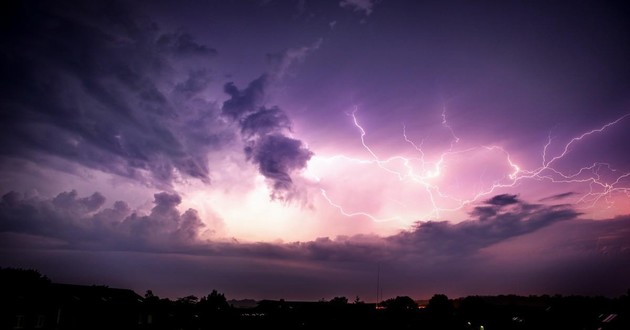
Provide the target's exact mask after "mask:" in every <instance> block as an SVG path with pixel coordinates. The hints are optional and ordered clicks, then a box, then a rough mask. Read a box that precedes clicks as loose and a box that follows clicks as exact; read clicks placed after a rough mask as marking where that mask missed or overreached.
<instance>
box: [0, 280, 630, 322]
mask: <svg viewBox="0 0 630 330" xmlns="http://www.w3.org/2000/svg"><path fill="white" fill-rule="evenodd" d="M0 282H1V285H0V289H1V291H0V300H1V301H0V303H1V304H2V306H4V307H3V308H1V309H0V329H60V330H61V329H165V330H166V329H169V330H170V329H182V330H188V329H190V330H192V329H247V328H250V329H255V328H266V329H269V328H271V329H342V328H344V329H358V328H368V329H374V328H376V329H379V328H380V329H483V330H492V329H502V330H505V329H630V320H629V314H630V313H629V312H630V296H629V295H628V293H627V294H625V295H622V296H620V297H618V298H606V297H585V296H558V295H556V296H547V295H544V296H516V295H499V296H468V297H464V298H457V299H449V298H448V297H446V296H445V295H442V294H436V295H434V296H433V297H432V298H431V299H430V300H429V301H428V304H426V306H424V305H422V306H419V305H418V303H417V302H416V301H414V300H412V299H411V298H409V297H406V296H404V297H400V296H399V297H395V298H391V299H388V300H385V301H382V302H380V303H379V305H378V306H376V305H375V304H369V303H363V302H361V301H360V300H359V299H358V298H357V299H355V301H354V302H348V299H346V298H345V297H335V298H333V299H331V300H329V301H316V302H296V301H284V300H280V301H272V300H262V301H228V300H226V298H225V296H224V295H223V294H220V293H218V292H217V291H216V290H213V291H212V292H211V293H210V294H208V295H207V296H205V297H202V298H201V299H199V298H197V297H195V296H188V297H183V298H180V299H177V300H170V299H161V298H159V297H157V296H155V295H153V293H152V292H151V291H148V292H146V294H145V295H144V296H140V295H138V294H137V293H135V292H134V291H132V290H127V289H114V288H109V287H106V286H80V285H69V284H59V283H52V282H50V281H49V280H48V279H47V278H46V277H45V276H41V275H40V274H39V273H38V272H36V271H30V270H28V271H24V270H15V269H2V268H0ZM629 293H630V292H629ZM377 307H378V308H377Z"/></svg>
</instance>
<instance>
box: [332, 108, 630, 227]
mask: <svg viewBox="0 0 630 330" xmlns="http://www.w3.org/2000/svg"><path fill="white" fill-rule="evenodd" d="M356 112H357V109H356V108H355V109H354V111H353V112H352V113H351V114H350V115H351V116H352V122H353V124H354V126H355V127H356V128H357V129H358V131H359V132H360V140H361V144H362V146H363V148H364V149H365V150H366V151H367V153H368V154H369V155H370V156H371V159H359V158H352V157H348V156H344V155H336V156H332V157H328V158H322V159H324V160H327V161H332V160H339V159H342V160H344V161H350V162H354V163H357V164H372V165H376V166H378V168H380V169H382V170H383V171H385V172H386V173H388V174H390V175H394V176H396V177H397V178H398V180H401V181H410V182H412V183H414V184H417V185H418V187H419V188H420V189H421V191H422V192H423V193H425V194H426V196H427V198H428V201H429V203H430V205H431V210H430V211H429V212H428V213H426V214H423V215H422V214H418V215H414V219H412V220H414V221H416V220H420V219H423V218H424V219H426V218H428V219H433V218H438V217H440V214H441V213H442V212H445V211H457V210H460V209H462V208H463V207H464V206H466V205H469V204H471V203H473V202H476V201H478V200H479V199H480V198H483V197H484V196H487V195H489V194H492V193H495V192H496V191H497V190H498V189H502V188H512V187H515V186H516V185H517V184H519V183H520V182H522V181H525V180H538V181H547V182H551V183H580V184H588V187H589V188H588V192H586V193H584V194H583V195H582V196H581V197H580V198H579V199H578V200H577V204H584V205H586V207H593V206H595V205H596V204H597V203H598V202H601V201H604V202H605V203H607V204H609V205H610V204H611V203H612V201H611V196H612V194H613V193H622V194H625V195H626V196H628V197H630V187H629V186H628V184H629V183H630V182H625V180H627V181H630V173H625V172H620V171H618V170H615V169H614V168H612V166H611V165H610V164H607V163H601V162H595V163H593V164H591V165H589V166H585V167H582V168H580V169H579V170H577V171H576V172H574V173H567V172H564V171H561V170H559V169H558V168H555V167H553V165H554V164H555V163H558V162H559V161H560V160H562V159H563V158H564V157H566V155H567V154H569V153H570V151H571V149H572V148H573V147H574V146H575V145H576V144H578V143H579V142H581V141H582V140H584V139H586V138H588V137H589V136H591V135H595V134H600V133H603V132H604V131H605V130H607V129H608V128H610V127H611V126H614V125H616V124H618V123H619V122H621V121H622V120H623V119H625V118H626V117H628V116H630V114H626V115H624V116H622V117H620V118H618V119H616V120H614V121H612V122H609V123H606V124H604V125H602V126H601V127H599V128H596V129H593V130H590V131H587V132H584V133H582V134H581V135H578V136H576V137H574V138H572V139H571V140H569V142H568V143H566V144H565V145H564V146H562V147H561V150H562V151H561V152H560V153H559V154H557V155H550V151H549V149H550V147H551V146H552V142H553V139H552V137H551V135H549V138H548V139H547V142H546V144H545V145H544V146H543V148H542V153H541V158H542V164H541V166H540V167H538V168H535V169H532V170H525V169H522V167H521V166H520V165H519V164H518V163H517V162H515V161H514V160H513V159H512V156H511V155H510V153H509V152H508V151H507V150H505V149H504V148H503V147H501V146H498V145H491V146H476V147H471V148H466V149H461V150H456V149H455V146H456V145H457V143H458V142H459V141H460V139H459V137H457V135H456V134H455V131H454V130H453V128H452V127H451V126H450V125H449V124H448V122H447V119H446V109H443V111H442V114H441V116H442V126H443V127H444V128H445V129H447V130H448V131H449V132H450V135H451V141H450V147H449V148H448V149H447V150H446V151H444V152H442V153H441V154H439V156H438V157H437V158H436V160H435V161H434V162H430V161H427V160H426V158H427V154H426V153H425V151H424V150H423V148H422V147H423V145H424V139H423V140H422V141H421V142H420V143H419V144H417V143H415V142H414V141H412V140H411V139H410V138H409V137H408V135H407V128H406V126H404V125H403V127H402V135H403V139H404V141H405V142H406V143H408V144H409V145H411V147H413V149H414V150H415V151H416V152H417V154H418V157H416V158H409V157H405V156H400V155H398V156H393V157H389V158H385V159H381V158H380V157H379V156H378V155H377V154H376V152H375V151H374V150H373V149H372V148H371V147H370V146H369V144H368V143H367V142H366V136H367V132H366V130H365V129H364V128H363V126H362V125H361V124H360V123H359V120H358V118H357V116H356ZM479 150H482V151H483V150H485V151H488V152H494V153H499V154H501V155H503V156H502V157H503V159H504V161H505V163H504V165H505V166H506V167H509V168H510V169H511V172H510V173H509V174H507V175H505V176H504V177H503V178H502V179H500V180H497V181H496V182H493V183H491V184H489V185H487V187H485V188H484V189H479V190H478V191H477V192H476V193H474V194H472V196H471V197H470V198H460V197H456V196H452V195H449V194H448V193H445V192H444V191H443V189H441V188H440V185H439V184H438V183H436V182H435V181H436V180H435V179H437V178H439V177H440V176H442V175H443V170H444V168H445V163H446V162H447V161H448V158H449V157H451V156H455V155H463V154H466V153H471V152H476V151H479ZM391 164H402V170H401V169H400V168H398V167H396V166H394V165H391ZM414 164H419V166H416V167H417V168H418V169H416V167H414ZM604 173H606V174H607V175H608V176H610V175H613V176H614V179H613V180H606V179H605V178H604V177H603V174H604ZM624 184H625V185H624ZM321 194H322V196H323V198H324V199H325V200H326V202H327V203H328V204H330V205H331V206H332V207H334V208H336V209H337V210H339V212H340V213H341V214H342V215H344V216H347V217H355V216H363V217H367V218H369V219H371V220H372V221H375V222H383V221H394V220H403V218H402V217H401V216H390V217H384V218H381V217H378V216H375V215H373V214H371V213H369V212H363V211H357V212H349V211H347V210H346V209H344V207H343V206H341V205H340V204H338V203H335V202H334V201H333V199H332V198H331V197H330V196H329V195H328V193H327V192H326V190H324V189H321ZM442 200H446V201H449V202H450V204H449V205H454V206H451V207H446V206H440V203H439V201H442ZM401 204H402V203H401Z"/></svg>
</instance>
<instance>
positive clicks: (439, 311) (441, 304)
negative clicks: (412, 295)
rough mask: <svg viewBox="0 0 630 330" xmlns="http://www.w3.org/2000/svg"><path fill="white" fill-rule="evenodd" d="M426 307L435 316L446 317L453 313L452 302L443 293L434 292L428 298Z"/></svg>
mask: <svg viewBox="0 0 630 330" xmlns="http://www.w3.org/2000/svg"><path fill="white" fill-rule="evenodd" d="M427 309H428V310H429V311H430V312H431V313H432V314H433V315H435V316H439V317H446V316H450V315H451V314H452V313H453V303H452V302H451V301H450V300H449V299H448V297H447V296H446V295H445V294H435V295H433V297H431V299H429V304H428V305H427Z"/></svg>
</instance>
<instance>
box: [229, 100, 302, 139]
mask: <svg viewBox="0 0 630 330" xmlns="http://www.w3.org/2000/svg"><path fill="white" fill-rule="evenodd" d="M240 125H241V133H242V134H243V136H244V137H245V138H246V139H248V140H249V139H254V138H261V137H264V136H265V135H268V134H272V133H280V132H282V131H284V130H289V131H290V130H291V120H289V117H287V115H286V114H285V113H284V111H282V110H280V108H278V107H272V108H270V109H266V108H264V107H262V108H260V109H259V110H258V111H257V112H254V113H252V114H250V115H248V116H247V117H245V118H243V119H242V120H241V122H240Z"/></svg>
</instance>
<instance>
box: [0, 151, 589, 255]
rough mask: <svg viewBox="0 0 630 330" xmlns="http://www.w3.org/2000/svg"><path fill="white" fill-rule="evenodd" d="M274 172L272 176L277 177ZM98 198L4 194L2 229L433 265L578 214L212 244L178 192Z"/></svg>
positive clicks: (76, 238)
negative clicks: (141, 206) (145, 200)
mask: <svg viewBox="0 0 630 330" xmlns="http://www.w3.org/2000/svg"><path fill="white" fill-rule="evenodd" d="M289 158H295V157H294V156H291V157H289ZM296 166H298V165H296ZM276 172H278V173H281V172H283V171H276ZM276 172H274V173H273V174H269V175H270V176H271V175H279V174H277V173H276ZM283 180H290V178H289V177H279V178H278V179H277V182H283ZM99 196H100V194H98V193H95V194H93V195H92V196H89V197H83V198H81V197H78V196H77V193H76V192H75V191H71V192H63V193H60V194H59V195H57V196H56V197H55V198H53V199H50V200H41V199H36V198H24V197H23V196H21V195H20V194H17V193H14V192H12V193H8V194H6V195H4V196H3V197H2V202H0V232H4V233H7V232H11V233H20V234H27V235H37V236H41V237H45V238H48V239H56V240H62V241H65V242H66V243H65V244H66V245H67V246H68V247H70V248H85V247H91V248H93V249H102V250H112V249H113V250H116V249H128V250H142V251H156V252H169V251H170V252H175V251H180V252H185V253H188V254H194V255H222V256H239V257H255V258H269V259H278V260H335V261H342V260H345V261H357V262H358V261H362V262H367V261H371V260H372V261H373V260H383V261H387V260H390V261H395V260H402V259H406V258H422V259H424V260H425V262H427V263H430V262H431V263H432V262H436V261H439V260H457V259H461V258H468V257H471V256H475V255H476V254H478V253H479V252H480V251H481V250H482V249H485V248H487V247H490V246H493V245H496V244H499V243H502V242H506V241H509V240H510V239H513V238H515V237H519V236H523V235H527V234H531V233H534V232H536V231H537V230H540V229H542V228H546V227H549V226H551V225H553V224H555V223H558V222H562V221H566V220H573V219H576V218H577V216H578V215H579V213H577V212H576V211H575V210H573V209H572V208H571V207H569V206H565V205H555V206H542V205H531V204H528V203H525V202H522V201H519V202H518V207H515V208H510V209H509V210H504V211H501V212H498V213H497V214H495V215H494V216H492V217H486V218H481V217H471V218H470V219H469V220H466V221H463V222H460V223H456V224H453V223H449V222H446V221H441V222H435V221H429V222H422V223H418V224H417V225H416V226H415V227H414V228H412V229H410V230H406V231H402V232H400V233H398V234H395V235H391V236H387V237H381V236H375V235H355V236H340V237H337V238H334V239H331V238H327V237H323V238H319V239H316V240H313V241H310V242H293V243H262V242H261V243H252V242H249V243H237V242H229V241H223V240H222V239H221V238H219V237H217V239H216V240H214V241H206V240H204V239H202V238H201V237H200V234H201V233H202V231H204V230H212V228H206V226H205V225H204V223H203V222H202V221H201V219H200V218H199V216H198V214H197V211H196V210H193V209H189V210H187V211H185V212H183V213H181V212H180V211H179V210H178V209H177V207H178V206H179V205H180V203H181V197H180V196H179V195H177V194H172V193H166V192H161V193H157V194H155V195H154V204H155V205H154V207H153V208H152V209H151V211H150V213H149V214H146V215H140V214H139V212H138V211H134V210H131V209H130V207H129V206H128V205H127V204H126V203H124V202H121V201H119V202H116V203H114V205H113V207H111V208H105V209H100V206H102V205H103V203H102V202H101V200H102V198H101V197H99ZM86 205H89V206H92V207H86ZM96 205H99V207H96Z"/></svg>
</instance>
